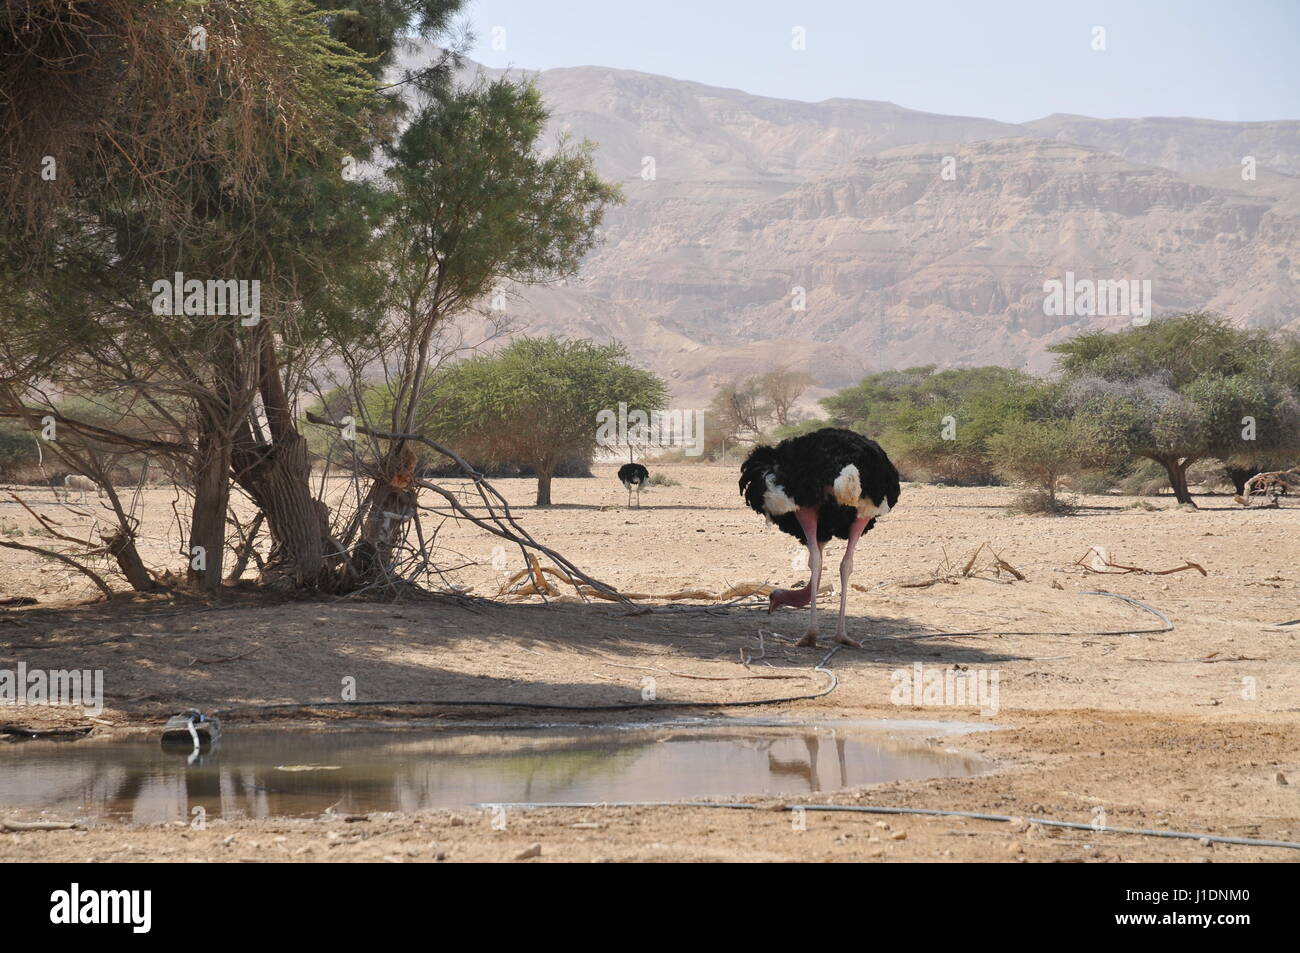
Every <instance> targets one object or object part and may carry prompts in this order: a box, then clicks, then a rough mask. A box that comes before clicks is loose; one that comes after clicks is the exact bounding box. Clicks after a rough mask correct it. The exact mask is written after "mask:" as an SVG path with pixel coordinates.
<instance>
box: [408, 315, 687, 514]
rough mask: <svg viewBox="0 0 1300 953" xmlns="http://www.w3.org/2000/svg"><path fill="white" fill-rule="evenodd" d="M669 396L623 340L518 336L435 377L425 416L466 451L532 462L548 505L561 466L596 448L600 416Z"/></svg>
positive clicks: (654, 405)
mask: <svg viewBox="0 0 1300 953" xmlns="http://www.w3.org/2000/svg"><path fill="white" fill-rule="evenodd" d="M667 399H668V387H667V384H665V383H664V381H663V380H661V379H660V378H659V377H657V376H655V375H654V374H652V373H651V372H649V371H646V370H642V369H641V368H638V367H634V366H633V365H631V364H630V363H628V354H627V351H626V350H625V349H624V348H623V347H622V345H619V344H617V343H610V344H596V343H594V342H592V341H566V340H562V339H559V338H554V337H546V338H519V339H517V340H515V341H514V342H512V343H511V344H510V345H509V346H508V347H505V348H503V349H502V350H501V351H499V352H498V353H496V354H490V355H479V356H476V357H472V358H470V359H468V360H466V361H462V362H460V363H459V364H455V365H453V366H451V367H449V368H447V369H446V370H444V371H443V372H441V373H440V374H439V375H437V377H436V379H435V380H434V382H433V384H432V386H431V388H430V390H429V393H428V395H427V398H426V401H425V404H424V407H423V410H422V413H421V415H420V419H421V420H422V421H423V423H424V427H425V428H426V432H428V433H431V434H434V435H436V439H438V440H440V441H441V442H444V443H447V444H449V445H451V446H452V447H454V448H456V449H457V450H458V452H461V454H462V455H463V456H468V457H470V458H472V459H475V460H480V461H483V462H485V463H492V464H523V465H526V466H528V467H531V468H532V470H533V472H534V473H536V474H537V501H536V502H537V505H538V506H549V505H550V504H551V480H552V477H553V476H554V473H555V468H556V466H557V465H558V464H559V463H560V462H561V461H563V460H567V459H571V458H574V457H585V458H588V459H589V458H590V457H591V455H592V454H593V453H594V452H595V450H596V447H597V438H598V424H597V415H598V414H600V413H601V412H602V411H610V412H613V413H617V412H618V406H619V404H620V403H624V404H626V405H627V406H628V408H630V409H631V410H641V411H644V412H645V413H646V414H647V415H648V414H651V413H653V412H654V411H658V410H662V409H663V408H664V407H665V405H666V403H667Z"/></svg>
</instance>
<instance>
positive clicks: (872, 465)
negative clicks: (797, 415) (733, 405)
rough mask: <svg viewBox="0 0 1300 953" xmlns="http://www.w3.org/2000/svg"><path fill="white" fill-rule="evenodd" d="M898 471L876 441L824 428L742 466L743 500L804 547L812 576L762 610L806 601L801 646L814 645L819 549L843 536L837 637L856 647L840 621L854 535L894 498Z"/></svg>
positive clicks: (765, 450)
mask: <svg viewBox="0 0 1300 953" xmlns="http://www.w3.org/2000/svg"><path fill="white" fill-rule="evenodd" d="M898 492H899V486H898V470H896V469H895V468H894V465H893V463H891V462H890V460H889V457H888V456H886V455H885V451H884V450H882V449H881V448H880V445H879V444H877V443H876V442H875V441H874V440H868V439H867V438H866V437H864V436H862V435H861V434H858V433H854V432H853V431H852V430H841V429H838V428H835V427H827V428H825V429H823V430H818V431H815V432H813V433H809V434H804V435H802V436H799V437H791V438H790V439H788V440H782V441H781V442H780V443H779V444H777V445H776V446H775V447H758V448H756V449H755V450H754V452H753V453H751V454H750V455H749V458H748V459H747V460H746V461H745V462H744V463H743V464H741V467H740V493H741V495H742V496H744V498H745V502H746V503H748V504H749V505H750V507H752V508H753V509H754V511H755V512H757V513H761V514H762V515H763V516H765V517H767V518H768V520H770V521H771V522H773V523H775V524H776V525H777V527H778V528H780V529H781V531H782V532H785V533H789V534H790V535H791V536H793V537H794V538H795V539H797V540H799V541H800V542H801V543H804V544H805V545H806V546H807V547H808V567H809V569H810V570H811V578H810V579H809V581H808V584H807V585H806V586H804V587H803V588H800V589H777V590H775V591H773V593H772V594H771V596H769V597H768V608H767V611H768V612H771V611H772V610H773V609H776V608H778V607H779V606H808V607H809V610H808V631H807V632H805V633H804V637H803V638H802V639H800V640H799V643H798V644H799V645H805V646H807V645H816V644H817V587H818V585H819V584H820V583H821V574H822V555H823V553H824V551H825V548H826V543H827V541H828V540H829V539H830V538H831V537H832V536H834V537H838V538H839V539H843V540H847V541H848V547H847V548H846V549H845V551H844V559H843V561H841V563H840V617H839V622H838V624H837V625H836V627H835V641H836V642H839V643H840V644H842V645H851V646H853V647H855V648H859V647H860V643H858V642H856V641H854V640H853V639H851V638H849V635H848V632H846V631H845V627H844V613H845V610H846V609H847V608H848V594H849V577H850V576H851V575H852V574H853V551H854V549H855V548H856V547H857V545H858V538H859V537H860V536H861V535H862V534H863V533H865V532H866V531H867V530H869V529H871V527H872V526H874V525H875V522H876V520H877V518H879V517H881V516H884V515H885V514H886V513H888V512H889V511H890V510H891V509H893V508H894V506H895V505H897V503H898Z"/></svg>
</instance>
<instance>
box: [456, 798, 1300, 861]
mask: <svg viewBox="0 0 1300 953" xmlns="http://www.w3.org/2000/svg"><path fill="white" fill-rule="evenodd" d="M477 806H478V807H513V808H516V809H518V810H534V809H539V810H540V809H547V808H583V809H591V808H597V807H723V808H730V809H731V810H737V811H842V812H844V813H849V814H923V815H928V816H932V817H969V818H973V819H975V820H977V821H1005V822H1012V821H1021V820H1023V821H1026V822H1027V823H1030V824H1038V825H1040V826H1042V827H1065V828H1069V829H1070V830H1076V831H1092V832H1094V833H1098V834H1139V835H1141V836H1143V837H1171V838H1175V839H1178V840H1195V841H1210V842H1211V843H1214V844H1238V845H1243V846H1247V847H1287V848H1290V849H1292V850H1300V844H1297V843H1293V842H1292V841H1285V840H1261V839H1258V838H1254V837H1223V836H1220V835H1218V834H1197V833H1194V832H1192V831H1158V830H1153V829H1151V828H1146V827H1108V826H1107V825H1105V824H1083V823H1080V822H1079V821H1055V820H1050V819H1048V818H1039V817H1023V818H1021V817H1012V816H1010V815H1008V814H982V813H980V812H978V811H945V810H939V809H938V808H928V807H875V806H868V805H860V804H781V805H779V806H777V807H769V806H767V805H763V804H744V803H740V802H726V801H586V802H583V801H572V802H565V801H552V802H547V801H523V802H518V803H513V804H512V803H491V804H479V805H477Z"/></svg>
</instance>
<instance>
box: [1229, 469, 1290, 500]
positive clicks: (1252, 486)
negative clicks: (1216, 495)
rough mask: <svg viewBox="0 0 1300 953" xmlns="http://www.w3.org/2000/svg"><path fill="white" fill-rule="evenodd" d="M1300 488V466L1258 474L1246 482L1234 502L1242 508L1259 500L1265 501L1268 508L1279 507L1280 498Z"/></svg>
mask: <svg viewBox="0 0 1300 953" xmlns="http://www.w3.org/2000/svg"><path fill="white" fill-rule="evenodd" d="M1297 488H1300V466H1294V467H1292V468H1291V469H1290V470H1270V471H1268V472H1267V473H1256V474H1255V475H1254V476H1253V477H1251V478H1250V479H1249V480H1247V481H1246V484H1245V486H1243V487H1242V492H1241V494H1240V495H1239V496H1234V497H1233V500H1235V501H1236V502H1238V503H1240V504H1241V505H1242V506H1250V505H1251V504H1252V503H1254V502H1255V501H1256V500H1257V499H1263V500H1264V503H1265V505H1266V506H1277V505H1278V497H1279V496H1287V495H1288V494H1289V493H1290V492H1291V491H1292V490H1294V489H1297Z"/></svg>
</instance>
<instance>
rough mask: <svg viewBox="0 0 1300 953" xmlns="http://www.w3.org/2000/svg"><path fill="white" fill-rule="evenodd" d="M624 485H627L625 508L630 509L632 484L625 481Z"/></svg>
mask: <svg viewBox="0 0 1300 953" xmlns="http://www.w3.org/2000/svg"><path fill="white" fill-rule="evenodd" d="M624 485H625V486H626V487H627V508H628V509H629V510H630V509H631V508H632V484H631V483H626V484H624Z"/></svg>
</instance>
